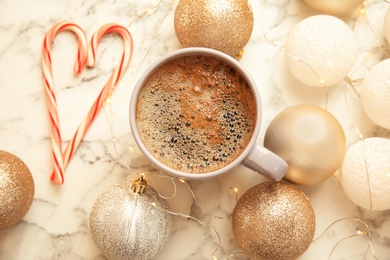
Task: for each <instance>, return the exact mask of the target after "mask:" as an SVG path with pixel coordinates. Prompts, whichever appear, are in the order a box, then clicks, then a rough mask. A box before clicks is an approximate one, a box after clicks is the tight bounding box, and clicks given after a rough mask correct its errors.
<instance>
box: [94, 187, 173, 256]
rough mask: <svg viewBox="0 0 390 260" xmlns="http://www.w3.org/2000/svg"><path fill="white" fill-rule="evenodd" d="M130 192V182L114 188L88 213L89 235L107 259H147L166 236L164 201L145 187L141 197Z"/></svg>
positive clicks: (168, 218)
mask: <svg viewBox="0 0 390 260" xmlns="http://www.w3.org/2000/svg"><path fill="white" fill-rule="evenodd" d="M142 189H143V188H142ZM133 190H134V187H133V183H132V182H130V181H126V182H124V183H123V184H118V185H114V186H112V187H111V188H109V189H108V190H107V191H106V192H104V193H102V194H101V195H100V196H99V197H98V198H97V200H96V202H95V204H94V205H93V208H92V210H91V215H90V230H91V236H92V238H93V240H94V241H95V243H96V245H97V247H98V248H99V249H100V250H101V251H102V253H103V255H104V256H106V257H107V258H108V259H110V260H111V259H115V260H117V259H118V260H119V259H123V260H125V259H126V260H127V259H137V260H147V259H151V258H153V256H154V255H156V254H157V253H158V252H159V251H160V249H161V248H162V247H163V246H164V244H165V243H166V241H167V240H168V238H169V235H170V231H171V215H170V213H169V212H168V204H167V202H166V201H165V200H164V199H162V198H161V197H160V196H159V194H158V193H157V192H156V191H155V190H154V189H153V188H151V187H149V186H146V188H145V189H144V190H143V193H141V194H139V193H137V192H136V190H135V191H133Z"/></svg>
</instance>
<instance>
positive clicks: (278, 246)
mask: <svg viewBox="0 0 390 260" xmlns="http://www.w3.org/2000/svg"><path fill="white" fill-rule="evenodd" d="M315 225H316V224H315V215H314V211H313V208H312V206H311V204H310V201H309V200H308V198H307V197H306V196H305V194H304V193H303V192H302V191H301V190H299V189H298V188H295V187H293V186H292V185H289V184H286V183H282V182H274V181H272V182H265V183H261V184H258V185H256V186H254V187H252V188H251V189H249V190H248V191H247V192H245V193H244V195H242V197H241V198H240V199H239V200H238V202H237V205H236V207H235V208H234V211H233V216H232V227H233V234H234V238H235V240H236V241H237V243H238V245H239V246H240V248H241V249H242V250H243V251H244V252H245V253H246V254H247V255H249V256H250V257H251V259H264V260H266V259H267V260H268V259H269V260H277V259H283V260H288V259H297V258H298V257H299V256H300V255H302V254H303V253H304V252H305V251H306V250H307V248H308V247H309V246H310V244H311V242H312V240H313V236H314V232H315Z"/></svg>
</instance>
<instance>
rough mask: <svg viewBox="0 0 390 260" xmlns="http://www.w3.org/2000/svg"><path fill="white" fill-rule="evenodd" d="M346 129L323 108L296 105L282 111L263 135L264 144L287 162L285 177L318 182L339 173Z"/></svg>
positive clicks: (304, 181) (297, 180)
mask: <svg viewBox="0 0 390 260" xmlns="http://www.w3.org/2000/svg"><path fill="white" fill-rule="evenodd" d="M346 146H347V144H346V139H345V134H344V130H343V128H342V127H341V125H340V123H339V122H338V120H337V119H336V118H335V117H334V116H333V115H332V114H330V113H329V112H328V111H326V110H325V109H323V108H320V107H318V106H313V105H297V106H293V107H289V108H287V109H285V110H283V111H282V112H280V113H279V114H278V115H277V116H276V117H275V118H274V119H273V120H272V121H271V123H270V125H269V126H268V128H267V131H266V133H265V136H264V147H266V148H267V149H269V150H271V151H272V152H274V153H276V154H277V155H279V156H280V157H281V158H282V159H284V160H285V161H286V162H287V164H288V170H287V173H286V175H285V176H284V179H285V180H287V181H289V182H291V183H295V184H300V185H315V184H319V183H320V182H322V181H324V180H326V179H328V178H329V177H330V176H332V175H333V174H335V173H336V171H337V170H338V169H339V168H340V167H341V164H342V163H343V159H344V155H345V151H346Z"/></svg>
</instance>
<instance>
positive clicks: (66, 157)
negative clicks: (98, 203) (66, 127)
mask: <svg viewBox="0 0 390 260" xmlns="http://www.w3.org/2000/svg"><path fill="white" fill-rule="evenodd" d="M109 33H117V34H119V35H120V36H121V37H122V39H123V43H124V44H123V46H124V50H123V54H122V57H121V60H120V63H119V65H118V66H117V67H116V69H115V70H114V71H113V73H112V74H111V76H110V78H109V79H108V81H107V83H106V84H105V86H104V87H103V88H102V90H101V92H100V93H99V96H98V97H97V98H96V100H95V102H94V103H93V104H92V106H91V108H90V110H89V111H88V114H87V115H86V116H85V117H84V119H83V121H82V122H81V123H80V125H79V127H78V129H77V130H76V132H75V134H74V136H73V138H72V140H71V141H70V142H69V144H68V146H67V147H66V149H65V151H64V154H63V163H64V167H66V166H67V164H68V163H69V161H70V159H71V158H72V156H73V154H74V153H75V151H76V149H77V147H78V146H79V145H80V143H81V141H82V139H83V137H84V135H85V134H86V133H87V131H88V128H89V127H90V125H91V124H92V122H93V121H94V119H95V118H96V116H97V114H98V112H99V111H100V109H101V108H102V107H103V105H104V102H105V101H106V99H107V98H108V97H109V96H110V94H111V92H112V91H113V90H114V89H115V87H116V86H117V84H118V82H119V81H120V79H121V77H122V76H123V74H124V73H125V71H126V69H127V67H128V65H129V63H130V60H131V56H132V53H133V38H132V36H131V34H130V32H129V31H128V30H127V29H126V28H125V27H123V26H121V25H119V24H114V23H112V24H106V25H104V26H102V27H101V28H100V29H98V30H97V31H96V32H95V33H94V35H93V36H92V38H91V41H90V45H89V48H88V57H87V65H88V66H89V67H93V66H94V65H95V62H96V53H97V47H98V45H99V42H100V40H101V39H102V38H103V37H104V36H105V35H106V34H109ZM56 175H57V173H56V171H55V170H54V171H53V173H52V175H51V179H52V180H54V181H55V180H56Z"/></svg>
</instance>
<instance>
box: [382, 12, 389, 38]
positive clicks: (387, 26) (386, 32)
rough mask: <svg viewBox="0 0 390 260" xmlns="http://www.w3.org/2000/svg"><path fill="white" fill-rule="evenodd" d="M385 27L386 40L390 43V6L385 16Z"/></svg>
mask: <svg viewBox="0 0 390 260" xmlns="http://www.w3.org/2000/svg"><path fill="white" fill-rule="evenodd" d="M383 27H384V28H383V29H384V31H385V38H386V40H387V42H388V43H390V6H389V7H388V8H387V12H386V14H385V22H384V25H383Z"/></svg>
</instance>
